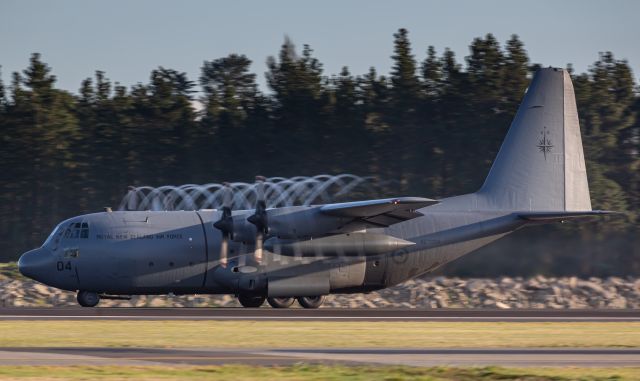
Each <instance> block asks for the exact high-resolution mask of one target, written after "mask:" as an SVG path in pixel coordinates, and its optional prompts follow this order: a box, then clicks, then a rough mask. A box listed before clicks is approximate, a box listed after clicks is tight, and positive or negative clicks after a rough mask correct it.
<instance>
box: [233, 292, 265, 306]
mask: <svg viewBox="0 0 640 381" xmlns="http://www.w3.org/2000/svg"><path fill="white" fill-rule="evenodd" d="M265 299H266V297H264V296H260V295H242V294H241V295H240V296H238V301H239V302H240V304H242V307H245V308H258V307H260V306H261V305H262V303H264V300H265Z"/></svg>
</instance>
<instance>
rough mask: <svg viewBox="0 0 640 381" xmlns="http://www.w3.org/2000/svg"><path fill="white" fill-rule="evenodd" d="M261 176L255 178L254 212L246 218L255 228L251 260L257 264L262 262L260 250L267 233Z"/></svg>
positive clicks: (265, 207) (267, 225)
mask: <svg viewBox="0 0 640 381" xmlns="http://www.w3.org/2000/svg"><path fill="white" fill-rule="evenodd" d="M265 180H266V179H265V178H264V177H263V176H256V211H255V213H254V214H252V215H251V216H249V218H247V221H249V222H250V223H252V224H253V225H255V227H256V243H255V251H254V253H253V259H254V260H255V261H256V262H257V263H261V262H262V250H263V243H264V238H265V237H266V235H267V233H269V222H268V220H267V203H266V201H265V198H264V182H265Z"/></svg>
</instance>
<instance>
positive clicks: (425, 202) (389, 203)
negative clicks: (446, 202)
mask: <svg viewBox="0 0 640 381" xmlns="http://www.w3.org/2000/svg"><path fill="white" fill-rule="evenodd" d="M437 203H438V201H436V200H432V199H429V198H422V197H397V198H385V199H380V200H367V201H355V202H345V203H340V204H327V205H324V206H322V207H321V208H320V212H321V213H323V214H326V215H329V216H336V217H346V218H354V219H355V218H357V219H361V220H364V221H366V222H369V223H371V224H373V225H378V226H389V225H392V224H395V223H398V222H402V221H406V220H410V219H413V218H416V217H420V216H422V214H421V213H418V212H416V210H418V209H420V208H424V207H427V206H430V205H435V204H437Z"/></svg>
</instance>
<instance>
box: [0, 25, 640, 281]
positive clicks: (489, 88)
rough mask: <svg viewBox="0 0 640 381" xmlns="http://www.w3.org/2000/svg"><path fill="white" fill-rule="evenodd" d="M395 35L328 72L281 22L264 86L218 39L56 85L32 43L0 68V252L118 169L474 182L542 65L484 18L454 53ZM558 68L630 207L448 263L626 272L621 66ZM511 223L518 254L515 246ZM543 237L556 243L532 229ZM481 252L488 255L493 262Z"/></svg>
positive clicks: (633, 127) (168, 174)
mask: <svg viewBox="0 0 640 381" xmlns="http://www.w3.org/2000/svg"><path fill="white" fill-rule="evenodd" d="M393 44H394V45H393V56H392V59H393V66H392V68H391V71H390V72H389V73H385V74H380V73H378V72H377V71H376V70H375V69H374V68H373V67H372V68H371V69H370V70H369V71H368V72H367V73H364V74H357V75H356V74H353V73H351V72H350V71H349V69H348V68H347V67H344V68H342V70H341V71H340V73H338V74H331V75H329V74H326V73H325V72H324V70H323V65H322V63H321V62H320V60H319V59H318V58H316V57H315V56H314V54H313V50H312V49H311V47H310V46H308V45H304V46H303V47H302V49H297V48H296V47H295V45H294V44H293V43H292V41H291V40H289V39H288V38H287V39H285V41H284V43H283V45H282V46H281V48H280V51H279V52H278V54H277V55H275V56H273V57H269V58H268V59H267V62H266V64H267V72H266V73H265V75H266V83H267V86H268V89H267V90H266V91H261V89H260V88H259V86H258V84H257V82H256V74H255V73H252V72H251V71H250V65H251V63H252V62H251V60H250V59H249V58H248V57H246V56H244V55H241V54H230V55H228V56H226V57H222V58H217V59H212V60H209V61H204V63H203V65H202V68H201V72H200V77H199V78H198V79H197V80H192V79H189V78H188V77H187V75H186V73H183V72H180V71H176V70H173V69H169V68H164V67H159V68H157V69H155V70H153V71H152V72H151V74H150V78H149V81H148V82H147V83H138V84H136V85H133V86H130V87H127V86H125V85H123V84H120V83H118V82H113V81H111V80H110V79H109V78H108V76H107V74H106V73H105V72H102V71H96V72H95V75H94V76H93V77H90V78H87V79H85V80H84V81H82V83H81V84H80V86H79V89H78V90H77V91H74V92H70V91H67V90H63V89H59V88H57V87H56V86H55V85H56V77H55V75H54V74H53V71H52V68H51V67H49V65H47V64H46V63H45V61H44V59H43V57H41V55H40V54H37V53H34V54H33V55H32V56H31V58H30V61H29V64H28V67H27V68H26V69H25V70H23V71H22V72H15V73H12V75H11V81H10V83H8V84H4V83H2V82H0V131H1V134H0V137H1V138H2V143H1V144H2V149H1V150H0V155H1V157H0V166H1V168H0V169H1V171H0V176H1V178H2V189H0V260H13V259H16V258H17V257H18V256H19V254H20V253H22V252H23V251H25V250H27V249H29V248H32V247H35V246H37V245H39V244H40V243H41V242H42V241H43V240H44V238H45V237H46V235H47V234H48V232H49V231H50V230H51V229H52V228H53V227H54V226H55V224H56V223H57V222H58V221H60V220H62V219H64V218H66V217H69V216H73V215H77V214H81V213H86V212H91V211H97V210H100V209H101V208H102V207H103V206H107V205H111V206H117V205H118V204H119V202H120V199H121V198H122V196H123V195H124V194H125V193H126V190H127V188H128V186H131V185H134V186H139V185H156V186H158V185H164V184H184V183H208V182H213V181H226V180H231V181H242V180H244V181H251V179H252V178H253V176H254V175H256V174H262V175H268V176H285V177H288V176H296V175H315V174H319V173H331V174H337V173H344V172H349V173H354V174H358V175H361V176H376V177H377V178H379V179H381V180H386V181H389V180H392V181H391V182H389V184H390V185H389V186H387V189H386V190H385V191H386V192H387V193H388V195H420V196H427V197H445V196H450V195H455V194H462V193H467V192H472V191H475V190H477V189H478V188H479V187H480V185H481V184H482V182H483V180H484V177H485V176H486V173H487V172H488V169H489V167H490V166H491V163H492V160H493V159H494V158H495V155H496V153H497V151H498V149H499V147H500V144H501V142H502V140H503V138H504V136H505V134H506V131H507V129H508V127H509V124H510V122H511V120H512V118H513V116H514V114H515V112H516V110H517V107H518V105H519V102H520V101H521V98H522V96H523V93H524V91H525V89H526V87H527V85H528V83H529V81H530V79H531V75H532V73H533V72H534V71H535V70H536V69H537V68H539V67H540V66H541V65H540V64H535V63H532V62H531V60H530V59H529V57H528V54H527V52H526V50H525V48H524V44H523V42H522V41H521V40H520V39H519V38H518V36H516V35H513V36H511V38H509V39H508V40H507V41H506V42H504V43H503V44H501V43H500V42H499V41H498V40H497V39H496V38H495V37H494V36H493V35H492V34H487V35H486V36H483V37H479V38H475V39H474V40H473V41H472V42H471V44H470V46H469V55H468V56H466V57H464V58H463V59H459V58H458V57H456V55H455V54H454V52H453V51H451V50H450V49H444V51H442V52H437V51H436V49H435V48H434V47H433V46H422V45H419V47H418V48H417V49H415V48H414V47H412V45H411V41H410V39H409V36H408V32H407V30H405V29H400V30H398V31H397V33H395V34H394V42H393ZM567 69H568V70H569V71H570V72H571V74H572V77H573V81H574V87H575V90H576V99H577V102H578V110H579V115H580V123H581V127H582V134H583V143H584V147H585V156H586V158H587V168H588V175H589V183H590V187H591V197H592V200H593V205H594V208H598V209H613V210H619V211H623V212H627V216H626V217H625V218H620V219H616V220H612V221H609V222H607V223H595V224H586V225H582V226H570V227H562V228H557V227H554V228H540V229H534V230H531V231H529V233H528V234H527V235H526V236H525V235H522V234H521V235H520V236H521V237H520V238H517V237H516V239H519V240H520V241H514V240H513V239H512V240H511V241H506V243H502V244H500V245H501V246H500V245H498V246H492V247H490V248H489V249H488V251H487V253H486V254H480V255H475V257H474V258H473V259H470V260H462V261H459V262H458V263H456V264H454V265H452V266H450V267H448V268H447V269H448V271H452V272H455V273H460V274H474V271H475V269H478V268H479V269H480V270H478V271H479V272H483V271H484V273H487V270H489V271H494V272H496V271H498V272H500V273H517V274H520V273H522V274H524V273H530V272H542V273H549V274H565V273H576V274H582V275H591V274H595V275H608V274H621V275H624V274H636V275H637V274H640V264H638V261H637V260H634V259H637V258H638V255H640V252H639V249H636V246H637V245H636V243H637V241H638V240H637V235H638V230H639V229H638V224H637V223H636V222H635V221H636V213H637V210H638V206H639V204H640V175H639V173H640V172H639V171H638V169H639V166H640V157H639V150H640V121H639V119H638V118H637V115H638V112H639V111H640V101H639V99H640V98H639V96H638V91H637V90H638V89H637V87H636V83H635V79H634V77H633V74H632V71H631V68H630V66H629V64H628V63H627V62H626V61H624V60H619V59H616V58H615V57H614V55H613V54H612V53H610V52H607V53H601V54H600V56H599V57H598V60H597V61H596V62H595V63H594V64H593V65H592V66H591V67H590V68H589V70H588V71H587V72H586V73H575V72H574V71H573V70H572V68H571V66H570V65H569V66H568V67H567ZM197 103H198V104H200V105H201V107H195V106H194V105H195V104H197ZM380 196H384V195H380ZM575 237H578V238H579V239H576V238H575ZM522 240H525V241H526V240H529V242H530V243H531V244H530V245H525V246H526V247H527V248H525V249H524V250H525V252H526V251H527V250H530V252H527V253H528V254H530V255H526V256H524V255H522V254H519V253H522V252H523V249H515V248H514V247H512V244H516V243H517V242H521V241H522ZM547 240H551V241H553V242H560V244H548V245H546V246H545V245H541V246H540V247H538V244H539V243H540V242H544V241H547ZM567 245H569V246H568V247H571V248H573V249H572V250H567ZM612 245H613V246H612ZM614 247H615V250H613V249H612V248H614ZM534 248H536V249H535V250H534ZM587 254H588V256H587V257H588V260H586V259H585V258H586V257H585V256H586V255H587ZM496 258H498V259H499V261H500V263H501V264H502V265H501V266H498V268H500V270H496V268H495V267H493V264H492V263H490V262H495V261H496V260H497V259H496ZM485 260H486V261H487V263H485V262H483V261H485ZM474 261H475V262H474ZM476 262H478V263H476ZM587 262H588V263H587ZM478 266H479V267H478Z"/></svg>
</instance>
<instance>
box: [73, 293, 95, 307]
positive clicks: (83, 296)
mask: <svg viewBox="0 0 640 381" xmlns="http://www.w3.org/2000/svg"><path fill="white" fill-rule="evenodd" d="M76 299H77V300H78V304H80V305H81V306H82V307H95V306H97V305H98V303H100V295H98V294H97V293H95V292H91V291H82V290H80V291H78V296H77V297H76Z"/></svg>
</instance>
